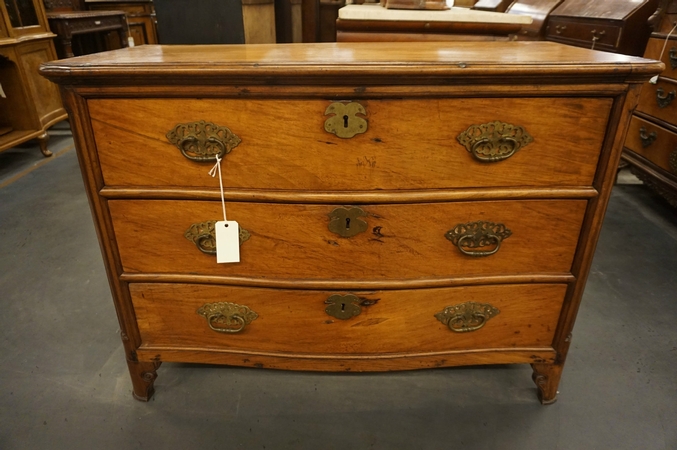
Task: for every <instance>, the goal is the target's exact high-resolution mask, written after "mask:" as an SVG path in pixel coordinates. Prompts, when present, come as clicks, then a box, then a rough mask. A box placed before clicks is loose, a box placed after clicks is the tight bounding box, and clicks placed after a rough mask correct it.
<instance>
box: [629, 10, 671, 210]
mask: <svg viewBox="0 0 677 450" xmlns="http://www.w3.org/2000/svg"><path fill="white" fill-rule="evenodd" d="M676 4H677V3H676ZM663 48H665V50H664V51H663ZM661 52H662V55H661ZM646 57H647V58H655V59H661V60H662V61H663V63H664V64H665V70H664V71H663V72H662V73H661V75H660V77H658V80H657V81H656V83H655V84H652V83H646V84H645V85H644V87H643V88H642V94H641V96H640V99H639V105H638V106H637V110H636V112H635V115H634V116H633V117H632V121H631V122H630V129H629V131H628V137H627V140H626V141H625V149H624V151H623V160H624V161H625V162H627V163H628V164H629V165H630V170H631V171H632V172H633V173H634V174H635V175H637V177H638V178H640V179H641V180H642V181H644V183H645V184H646V185H647V186H649V187H650V188H651V189H653V190H654V191H656V192H657V193H658V194H660V195H662V196H663V197H664V198H665V199H666V200H667V201H668V202H669V203H670V204H671V205H672V206H674V207H676V208H677V102H676V101H675V97H677V36H669V37H668V36H667V34H661V33H654V34H653V35H652V37H651V39H649V44H648V45H647V47H646Z"/></svg>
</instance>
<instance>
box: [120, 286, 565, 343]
mask: <svg viewBox="0 0 677 450" xmlns="http://www.w3.org/2000/svg"><path fill="white" fill-rule="evenodd" d="M565 291H566V285H510V286H473V287H459V288H446V289H424V290H406V291H368V292H363V291H350V292H346V293H351V294H353V295H356V296H358V297H360V298H365V299H368V300H370V301H372V302H375V304H373V305H371V306H363V307H362V312H361V313H360V314H359V315H357V316H355V317H353V318H351V319H348V320H339V319H336V318H334V317H332V316H330V315H328V314H327V313H326V312H325V308H326V307H327V305H326V304H325V303H324V302H325V300H326V299H327V298H328V297H329V296H331V295H332V294H335V293H336V292H333V291H319V292H318V291H298V290H272V289H256V288H238V287H229V286H205V285H189V284H131V285H130V292H131V294H132V301H133V302H134V310H135V314H136V317H137V322H138V324H139V330H140V332H141V339H142V346H143V347H144V348H145V349H146V350H149V349H152V348H154V347H158V348H162V347H171V348H184V349H192V348H197V347H200V348H207V349H208V348H217V349H223V350H233V351H240V352H242V351H247V350H249V351H257V352H269V353H280V354H285V353H294V354H306V355H308V354H318V355H354V356H357V355H379V354H380V355H383V354H386V355H387V354H397V353H415V354H417V355H425V354H426V353H436V352H444V351H450V350H482V349H495V348H504V349H520V348H540V349H543V350H547V349H550V348H551V345H552V338H553V336H554V333H555V328H556V324H557V319H558V317H559V311H560V307H561V305H562V300H563V298H564V293H565ZM216 302H232V303H236V304H239V305H245V306H248V307H249V308H250V309H251V310H252V311H255V312H256V313H257V314H258V318H257V319H255V320H254V321H252V322H251V323H250V324H249V325H247V326H246V327H245V329H244V330H243V331H242V332H240V333H235V334H227V335H224V334H222V333H217V332H215V331H212V330H211V329H210V328H209V327H208V325H207V321H206V319H205V318H204V317H203V316H201V315H199V314H197V312H196V311H197V309H198V308H200V307H201V306H203V305H204V304H206V303H216ZM465 302H477V303H483V304H485V303H489V304H491V305H492V306H494V307H496V308H498V309H499V310H500V313H499V314H498V315H496V316H495V317H493V318H491V319H489V320H488V321H487V322H486V325H484V327H482V328H481V329H479V330H477V331H473V332H466V333H456V332H452V331H450V330H449V329H448V328H447V327H446V325H444V324H443V323H441V322H440V321H439V320H437V319H436V318H435V314H436V313H438V312H441V311H443V310H444V308H446V307H447V306H451V305H456V304H461V303H465Z"/></svg>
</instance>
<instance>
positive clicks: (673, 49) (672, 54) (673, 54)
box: [670, 47, 677, 70]
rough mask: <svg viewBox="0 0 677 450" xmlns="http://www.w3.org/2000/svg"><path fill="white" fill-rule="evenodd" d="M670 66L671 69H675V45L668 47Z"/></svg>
mask: <svg viewBox="0 0 677 450" xmlns="http://www.w3.org/2000/svg"><path fill="white" fill-rule="evenodd" d="M670 67H672V70H674V69H677V47H672V48H671V49H670Z"/></svg>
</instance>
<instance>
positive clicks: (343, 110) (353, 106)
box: [324, 102, 368, 139]
mask: <svg viewBox="0 0 677 450" xmlns="http://www.w3.org/2000/svg"><path fill="white" fill-rule="evenodd" d="M357 114H360V115H363V116H366V115H367V111H366V110H365V109H364V106H362V105H360V104H359V103H357V102H351V103H340V102H336V103H332V104H331V105H329V106H328V107H327V109H326V111H325V112H324V115H325V116H327V115H331V116H330V117H329V118H328V119H327V120H325V121H324V129H325V131H327V132H328V133H332V134H335V135H336V136H338V137H340V138H343V139H349V138H351V137H353V136H355V135H356V134H360V133H364V132H366V131H367V126H368V123H367V120H366V119H364V118H362V117H360V116H358V115H357Z"/></svg>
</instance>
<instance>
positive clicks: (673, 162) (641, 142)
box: [625, 116, 677, 175]
mask: <svg viewBox="0 0 677 450" xmlns="http://www.w3.org/2000/svg"><path fill="white" fill-rule="evenodd" d="M625 146H626V147H627V148H628V149H630V150H632V151H633V152H635V153H637V154H640V155H642V156H644V157H645V158H647V159H648V160H650V161H651V162H653V163H654V164H656V165H657V166H658V167H660V168H661V169H665V170H667V171H668V172H670V173H672V174H674V175H677V134H676V133H674V132H673V131H670V130H667V129H665V128H663V127H661V126H658V125H655V124H653V123H651V122H648V121H646V120H644V119H642V118H640V117H637V116H633V118H632V121H631V122H630V129H629V130H628V136H627V138H626V139H625Z"/></svg>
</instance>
